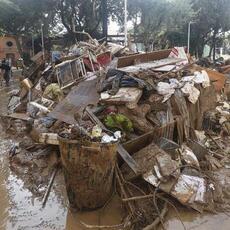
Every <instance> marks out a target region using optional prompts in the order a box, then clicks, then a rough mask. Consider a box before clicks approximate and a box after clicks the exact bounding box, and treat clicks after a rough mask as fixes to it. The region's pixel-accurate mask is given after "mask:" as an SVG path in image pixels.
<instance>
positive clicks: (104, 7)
mask: <svg viewBox="0 0 230 230" xmlns="http://www.w3.org/2000/svg"><path fill="white" fill-rule="evenodd" d="M102 15H103V20H102V21H103V39H104V41H106V42H107V38H108V6H107V0H102Z"/></svg>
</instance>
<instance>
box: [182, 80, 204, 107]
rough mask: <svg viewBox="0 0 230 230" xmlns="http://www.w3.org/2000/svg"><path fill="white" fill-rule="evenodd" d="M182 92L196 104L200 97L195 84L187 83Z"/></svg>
mask: <svg viewBox="0 0 230 230" xmlns="http://www.w3.org/2000/svg"><path fill="white" fill-rule="evenodd" d="M181 91H182V92H183V93H184V94H185V95H187V96H188V100H189V101H190V102H191V103H193V104H196V102H197V100H198V98H199V96H200V91H199V90H198V89H197V88H196V87H195V86H194V82H187V83H186V84H185V85H184V87H183V88H181Z"/></svg>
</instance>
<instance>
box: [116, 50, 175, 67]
mask: <svg viewBox="0 0 230 230" xmlns="http://www.w3.org/2000/svg"><path fill="white" fill-rule="evenodd" d="M171 51H172V49H168V50H160V51H154V52H150V53H144V54H134V55H129V56H125V57H120V58H119V59H118V63H117V67H118V68H122V67H126V66H131V65H135V63H141V62H150V61H155V60H160V59H163V58H167V57H168V56H169V54H170V53H171Z"/></svg>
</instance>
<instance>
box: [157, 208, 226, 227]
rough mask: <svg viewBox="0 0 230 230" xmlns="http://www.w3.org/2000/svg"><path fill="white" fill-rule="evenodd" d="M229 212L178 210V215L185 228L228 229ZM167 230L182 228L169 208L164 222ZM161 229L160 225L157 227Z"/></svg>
mask: <svg viewBox="0 0 230 230" xmlns="http://www.w3.org/2000/svg"><path fill="white" fill-rule="evenodd" d="M229 216H230V213H218V214H203V215H201V214H198V213H196V212H194V211H188V210H180V217H181V220H182V221H183V223H184V225H185V228H186V230H217V229H218V230H228V229H230V217H229ZM165 228H166V229H167V230H184V229H185V228H184V227H183V225H182V223H181V222H180V220H179V219H178V217H177V216H175V211H173V210H171V212H170V214H169V216H168V217H167V221H166V222H165ZM159 229H160V230H162V229H163V228H162V227H159Z"/></svg>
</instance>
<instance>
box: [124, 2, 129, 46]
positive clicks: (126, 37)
mask: <svg viewBox="0 0 230 230" xmlns="http://www.w3.org/2000/svg"><path fill="white" fill-rule="evenodd" d="M127 16H128V14H127V0H125V23H124V30H125V31H124V33H125V46H127V45H128V28H127Z"/></svg>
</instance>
